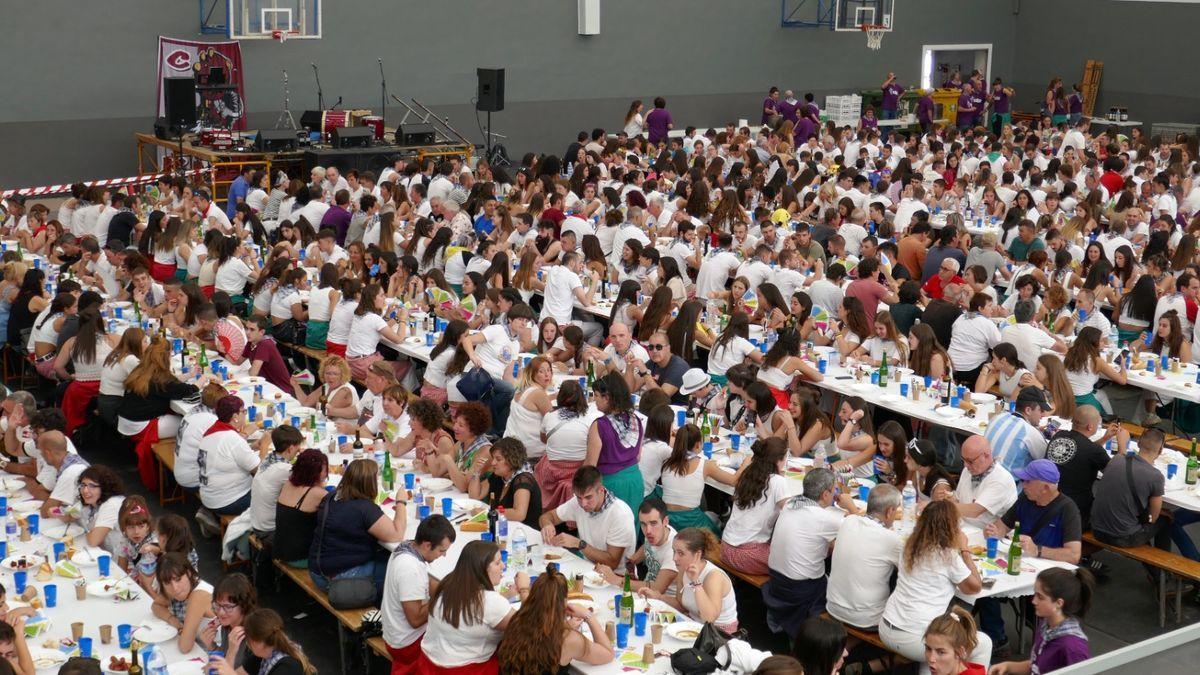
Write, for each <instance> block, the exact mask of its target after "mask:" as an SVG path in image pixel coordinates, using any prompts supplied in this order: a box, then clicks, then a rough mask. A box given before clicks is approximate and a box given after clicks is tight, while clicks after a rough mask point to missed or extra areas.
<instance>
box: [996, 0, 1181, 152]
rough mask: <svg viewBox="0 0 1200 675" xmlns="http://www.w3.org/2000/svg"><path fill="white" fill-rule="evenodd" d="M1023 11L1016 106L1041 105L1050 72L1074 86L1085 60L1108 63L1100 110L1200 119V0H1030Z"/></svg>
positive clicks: (1151, 118)
mask: <svg viewBox="0 0 1200 675" xmlns="http://www.w3.org/2000/svg"><path fill="white" fill-rule="evenodd" d="M1020 7H1021V11H1020V13H1019V14H1018V15H1017V25H1016V39H1017V41H1018V44H1019V49H1018V50H1017V53H1016V57H1015V61H1016V63H1015V66H1014V67H1015V71H1016V74H1015V77H1014V81H1015V82H1017V83H1018V84H1017V87H1018V92H1017V108H1018V109H1021V110H1035V109H1036V106H1035V104H1034V102H1035V101H1040V99H1041V97H1042V96H1044V94H1045V91H1046V84H1047V83H1048V82H1049V81H1050V78H1051V77H1054V76H1056V75H1057V76H1059V77H1062V78H1063V82H1064V83H1066V86H1067V87H1068V91H1069V90H1070V86H1071V84H1072V83H1075V82H1080V83H1082V78H1083V67H1084V63H1085V62H1086V61H1087V60H1089V59H1095V60H1098V61H1103V62H1104V73H1103V75H1102V77H1101V80H1100V94H1099V95H1098V96H1097V98H1096V108H1095V113H1096V114H1099V115H1103V114H1105V113H1107V112H1108V109H1109V107H1111V106H1122V107H1126V108H1129V116H1130V118H1131V119H1136V120H1139V121H1141V122H1143V123H1145V124H1146V125H1147V128H1146V131H1147V132H1149V126H1148V125H1150V124H1153V123H1155V122H1184V123H1200V88H1198V87H1200V78H1197V76H1196V73H1195V72H1194V71H1192V70H1191V68H1190V63H1191V61H1193V60H1194V59H1191V58H1189V57H1190V56H1191V50H1192V45H1193V44H1194V43H1195V26H1196V25H1197V23H1198V22H1200V4H1196V3H1194V2H1163V1H1146V2H1132V1H1128V0H1025V1H1023V2H1021V3H1020Z"/></svg>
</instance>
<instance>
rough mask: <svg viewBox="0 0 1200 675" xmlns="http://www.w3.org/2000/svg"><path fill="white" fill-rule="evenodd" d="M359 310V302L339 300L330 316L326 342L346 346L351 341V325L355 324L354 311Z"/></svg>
mask: <svg viewBox="0 0 1200 675" xmlns="http://www.w3.org/2000/svg"><path fill="white" fill-rule="evenodd" d="M357 309H358V301H357V300H345V299H343V300H339V301H338V304H336V305H334V307H333V313H332V314H330V316H329V332H328V333H326V335H325V341H326V342H332V343H334V344H337V345H344V344H346V342H347V341H348V340H349V339H350V325H351V324H352V323H353V322H354V311H355V310H357Z"/></svg>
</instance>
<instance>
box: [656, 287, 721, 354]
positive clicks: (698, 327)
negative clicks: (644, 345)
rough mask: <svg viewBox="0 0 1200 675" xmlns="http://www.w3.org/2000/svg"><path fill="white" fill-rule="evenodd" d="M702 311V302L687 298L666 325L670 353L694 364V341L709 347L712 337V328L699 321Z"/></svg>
mask: <svg viewBox="0 0 1200 675" xmlns="http://www.w3.org/2000/svg"><path fill="white" fill-rule="evenodd" d="M660 288H661V287H660ZM703 312H704V303H702V302H700V301H699V300H688V301H687V302H685V303H683V306H682V307H680V308H679V314H678V316H676V317H675V319H674V320H672V321H671V325H670V326H668V327H667V344H669V345H670V346H671V353H672V354H677V355H678V356H679V357H680V358H682V359H683V360H684V361H686V362H687V363H689V364H693V365H696V358H695V352H696V343H699V344H700V346H702V347H711V346H712V343H713V339H714V336H713V334H712V330H711V329H709V327H708V326H706V325H704V323H703V322H702V321H700V315H701V313H703ZM699 363H703V361H701V362H699Z"/></svg>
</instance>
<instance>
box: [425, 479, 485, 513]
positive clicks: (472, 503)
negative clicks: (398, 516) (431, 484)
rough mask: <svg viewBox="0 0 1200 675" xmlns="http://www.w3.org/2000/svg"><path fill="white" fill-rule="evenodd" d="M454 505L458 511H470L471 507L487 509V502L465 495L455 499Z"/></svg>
mask: <svg viewBox="0 0 1200 675" xmlns="http://www.w3.org/2000/svg"><path fill="white" fill-rule="evenodd" d="M429 480H433V479H432V478H431V479H429ZM421 485H425V481H421ZM453 505H454V511H455V512H457V513H470V512H471V509H477V508H478V509H486V508H487V504H484V503H483V502H481V501H479V500H478V499H469V498H467V497H463V498H461V499H455V500H454V501H453Z"/></svg>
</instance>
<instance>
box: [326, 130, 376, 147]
mask: <svg viewBox="0 0 1200 675" xmlns="http://www.w3.org/2000/svg"><path fill="white" fill-rule="evenodd" d="M374 139H375V130H374V129H372V128H371V127H338V128H335V129H334V130H333V136H332V138H331V140H330V143H331V144H332V145H333V147H335V148H365V147H367V146H369V145H371V141H372V140H374Z"/></svg>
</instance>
